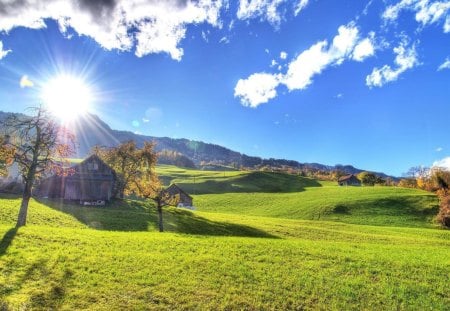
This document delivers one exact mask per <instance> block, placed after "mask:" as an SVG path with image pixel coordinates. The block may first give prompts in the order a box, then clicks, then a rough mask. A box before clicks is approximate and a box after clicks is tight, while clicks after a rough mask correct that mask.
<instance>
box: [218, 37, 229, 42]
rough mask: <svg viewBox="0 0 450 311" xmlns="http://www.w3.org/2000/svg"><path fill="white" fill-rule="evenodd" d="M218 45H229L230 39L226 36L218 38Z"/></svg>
mask: <svg viewBox="0 0 450 311" xmlns="http://www.w3.org/2000/svg"><path fill="white" fill-rule="evenodd" d="M219 43H223V44H228V43H230V38H228V37H227V36H224V37H222V38H220V40H219Z"/></svg>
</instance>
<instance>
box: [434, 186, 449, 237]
mask: <svg viewBox="0 0 450 311" xmlns="http://www.w3.org/2000/svg"><path fill="white" fill-rule="evenodd" d="M438 195H439V198H440V201H441V202H440V205H439V213H438V215H437V221H438V222H439V223H440V224H441V225H442V226H444V227H447V228H450V195H449V194H448V193H447V191H442V190H439V191H438Z"/></svg>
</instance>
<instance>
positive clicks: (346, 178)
mask: <svg viewBox="0 0 450 311" xmlns="http://www.w3.org/2000/svg"><path fill="white" fill-rule="evenodd" d="M352 178H356V179H358V177H356V176H355V175H353V174H350V175H345V176H342V177H340V178H339V179H338V181H347V180H350V179H352ZM358 180H359V179H358Z"/></svg>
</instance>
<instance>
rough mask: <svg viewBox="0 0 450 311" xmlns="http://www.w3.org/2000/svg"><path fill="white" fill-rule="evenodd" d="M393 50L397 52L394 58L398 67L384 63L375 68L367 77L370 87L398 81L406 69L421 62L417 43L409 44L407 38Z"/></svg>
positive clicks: (367, 83)
mask: <svg viewBox="0 0 450 311" xmlns="http://www.w3.org/2000/svg"><path fill="white" fill-rule="evenodd" d="M393 51H394V54H396V57H395V60H394V63H395V65H396V67H395V68H392V67H391V66H390V65H384V66H383V67H381V68H374V69H373V71H372V73H371V74H370V75H368V76H367V77H366V85H367V86H368V87H374V86H377V87H381V86H383V85H384V84H386V83H389V82H392V81H396V80H397V79H398V77H399V76H400V75H401V74H402V73H404V72H405V71H406V70H408V69H412V68H414V67H415V66H416V65H418V64H419V61H418V59H417V53H416V47H415V44H412V46H408V40H407V39H405V38H404V39H403V40H402V41H401V42H400V44H399V46H397V47H395V48H394V50H393Z"/></svg>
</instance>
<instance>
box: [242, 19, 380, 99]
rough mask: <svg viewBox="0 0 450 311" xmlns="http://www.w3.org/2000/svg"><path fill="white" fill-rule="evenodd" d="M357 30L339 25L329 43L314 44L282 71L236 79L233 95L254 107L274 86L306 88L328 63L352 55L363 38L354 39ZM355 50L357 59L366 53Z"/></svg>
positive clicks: (290, 89)
mask: <svg viewBox="0 0 450 311" xmlns="http://www.w3.org/2000/svg"><path fill="white" fill-rule="evenodd" d="M358 33H359V31H358V28H357V27H356V26H355V25H353V24H350V25H346V26H340V27H339V29H338V34H337V35H336V36H335V37H334V38H333V41H332V42H331V44H329V43H328V42H327V41H326V40H324V41H319V42H317V43H315V44H314V45H312V46H311V47H310V48H309V49H307V50H305V51H303V52H302V53H300V54H299V55H298V56H297V57H296V58H295V59H294V60H292V61H291V62H290V63H289V64H288V66H287V72H286V73H285V74H277V75H272V74H267V73H256V74H253V75H251V76H250V77H249V78H247V79H241V80H239V81H238V83H237V85H236V88H235V93H234V96H235V97H239V98H240V100H241V103H242V104H243V105H244V106H251V107H257V106H258V105H259V104H262V103H266V102H268V101H269V100H270V99H272V98H274V97H275V96H276V95H277V92H276V88H277V87H278V86H279V85H280V84H282V85H285V86H286V87H287V88H288V90H289V91H293V90H303V89H305V88H307V87H308V86H309V85H310V84H311V83H312V79H313V77H314V76H315V75H317V74H320V73H321V72H322V71H323V70H324V69H325V68H327V67H328V66H333V65H340V64H342V63H343V62H344V61H345V60H349V59H353V58H354V57H355V56H354V55H355V47H356V46H358V45H360V44H361V42H362V41H364V40H365V39H364V40H362V41H358V40H359V35H358ZM358 53H359V54H358V55H359V57H361V60H362V58H365V57H368V56H369V55H368V54H369V53H367V52H366V51H365V54H367V55H364V57H363V56H362V55H363V54H364V53H363V52H362V51H360V52H358ZM372 54H373V53H372ZM280 57H281V54H280ZM286 57H287V55H286ZM273 65H275V63H274V62H273V63H272V66H273ZM278 69H279V70H281V69H282V67H280V66H279V67H278ZM261 80H264V81H261Z"/></svg>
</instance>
